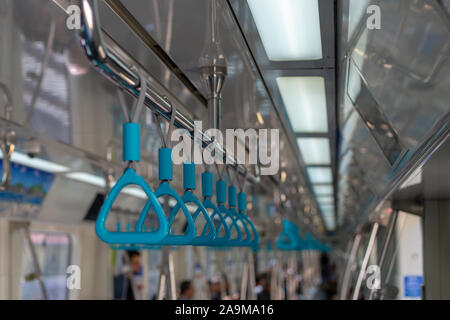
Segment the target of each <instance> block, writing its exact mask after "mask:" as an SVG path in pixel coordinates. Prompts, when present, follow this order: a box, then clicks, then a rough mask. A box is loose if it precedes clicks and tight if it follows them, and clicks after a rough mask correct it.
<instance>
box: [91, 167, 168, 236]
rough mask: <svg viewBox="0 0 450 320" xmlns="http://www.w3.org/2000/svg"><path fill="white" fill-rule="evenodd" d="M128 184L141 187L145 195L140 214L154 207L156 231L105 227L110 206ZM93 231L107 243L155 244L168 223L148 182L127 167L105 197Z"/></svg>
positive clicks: (164, 233)
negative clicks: (116, 229) (110, 229)
mask: <svg viewBox="0 0 450 320" xmlns="http://www.w3.org/2000/svg"><path fill="white" fill-rule="evenodd" d="M128 185H136V186H138V187H141V188H142V190H144V192H145V194H146V195H147V197H148V201H147V203H146V204H145V207H144V209H143V210H142V212H141V216H143V215H146V214H147V212H148V210H149V209H150V208H151V207H153V208H154V209H155V213H156V216H157V218H158V221H159V228H158V230H156V232H133V231H127V232H113V231H108V230H107V229H106V226H105V223H106V219H107V218H108V214H109V212H110V211H111V207H112V205H113V203H114V201H115V200H116V198H117V196H118V195H119V194H120V192H121V191H122V189H123V188H125V187H126V186H128ZM95 231H96V233H97V235H98V237H99V238H100V239H101V240H102V241H104V242H106V243H109V244H157V243H159V241H161V240H162V239H163V238H164V237H165V236H166V234H167V231H168V223H167V219H166V216H165V215H164V211H163V209H162V207H161V205H160V204H159V202H158V200H157V199H156V196H155V194H154V193H153V192H152V190H151V189H150V187H149V186H148V184H147V183H146V182H145V180H144V179H143V178H142V177H140V176H139V175H138V174H137V173H136V172H135V171H134V170H133V169H132V168H128V169H126V170H125V172H124V174H123V175H122V176H121V177H120V179H119V181H117V183H116V184H115V185H114V187H113V188H112V189H111V192H110V193H109V194H108V196H107V197H106V199H105V202H104V203H103V205H102V207H101V209H100V212H99V214H98V217H97V221H96V222H95Z"/></svg>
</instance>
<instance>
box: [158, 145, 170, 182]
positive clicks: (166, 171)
mask: <svg viewBox="0 0 450 320" xmlns="http://www.w3.org/2000/svg"><path fill="white" fill-rule="evenodd" d="M158 160H159V165H158V169H159V180H161V181H171V180H172V177H173V176H172V149H170V148H160V149H159V151H158Z"/></svg>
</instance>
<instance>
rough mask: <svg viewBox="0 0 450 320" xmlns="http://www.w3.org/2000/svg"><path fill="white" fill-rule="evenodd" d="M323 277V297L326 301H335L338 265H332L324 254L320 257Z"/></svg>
mask: <svg viewBox="0 0 450 320" xmlns="http://www.w3.org/2000/svg"><path fill="white" fill-rule="evenodd" d="M320 266H321V276H322V285H321V290H322V295H323V296H324V299H326V300H332V299H335V297H336V294H337V278H336V265H335V264H331V263H330V258H329V256H328V254H327V253H322V255H321V257H320Z"/></svg>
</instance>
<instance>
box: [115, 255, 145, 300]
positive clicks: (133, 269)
mask: <svg viewBox="0 0 450 320" xmlns="http://www.w3.org/2000/svg"><path fill="white" fill-rule="evenodd" d="M126 254H127V257H124V258H125V259H124V261H123V264H124V267H123V269H122V272H121V274H119V275H117V276H115V277H114V299H121V300H141V299H142V289H143V284H142V280H143V279H142V265H141V253H140V252H139V251H127V252H126Z"/></svg>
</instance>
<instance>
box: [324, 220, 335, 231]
mask: <svg viewBox="0 0 450 320" xmlns="http://www.w3.org/2000/svg"><path fill="white" fill-rule="evenodd" d="M323 220H324V222H325V228H327V230H335V229H336V219H335V218H332V217H324V218H323Z"/></svg>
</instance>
